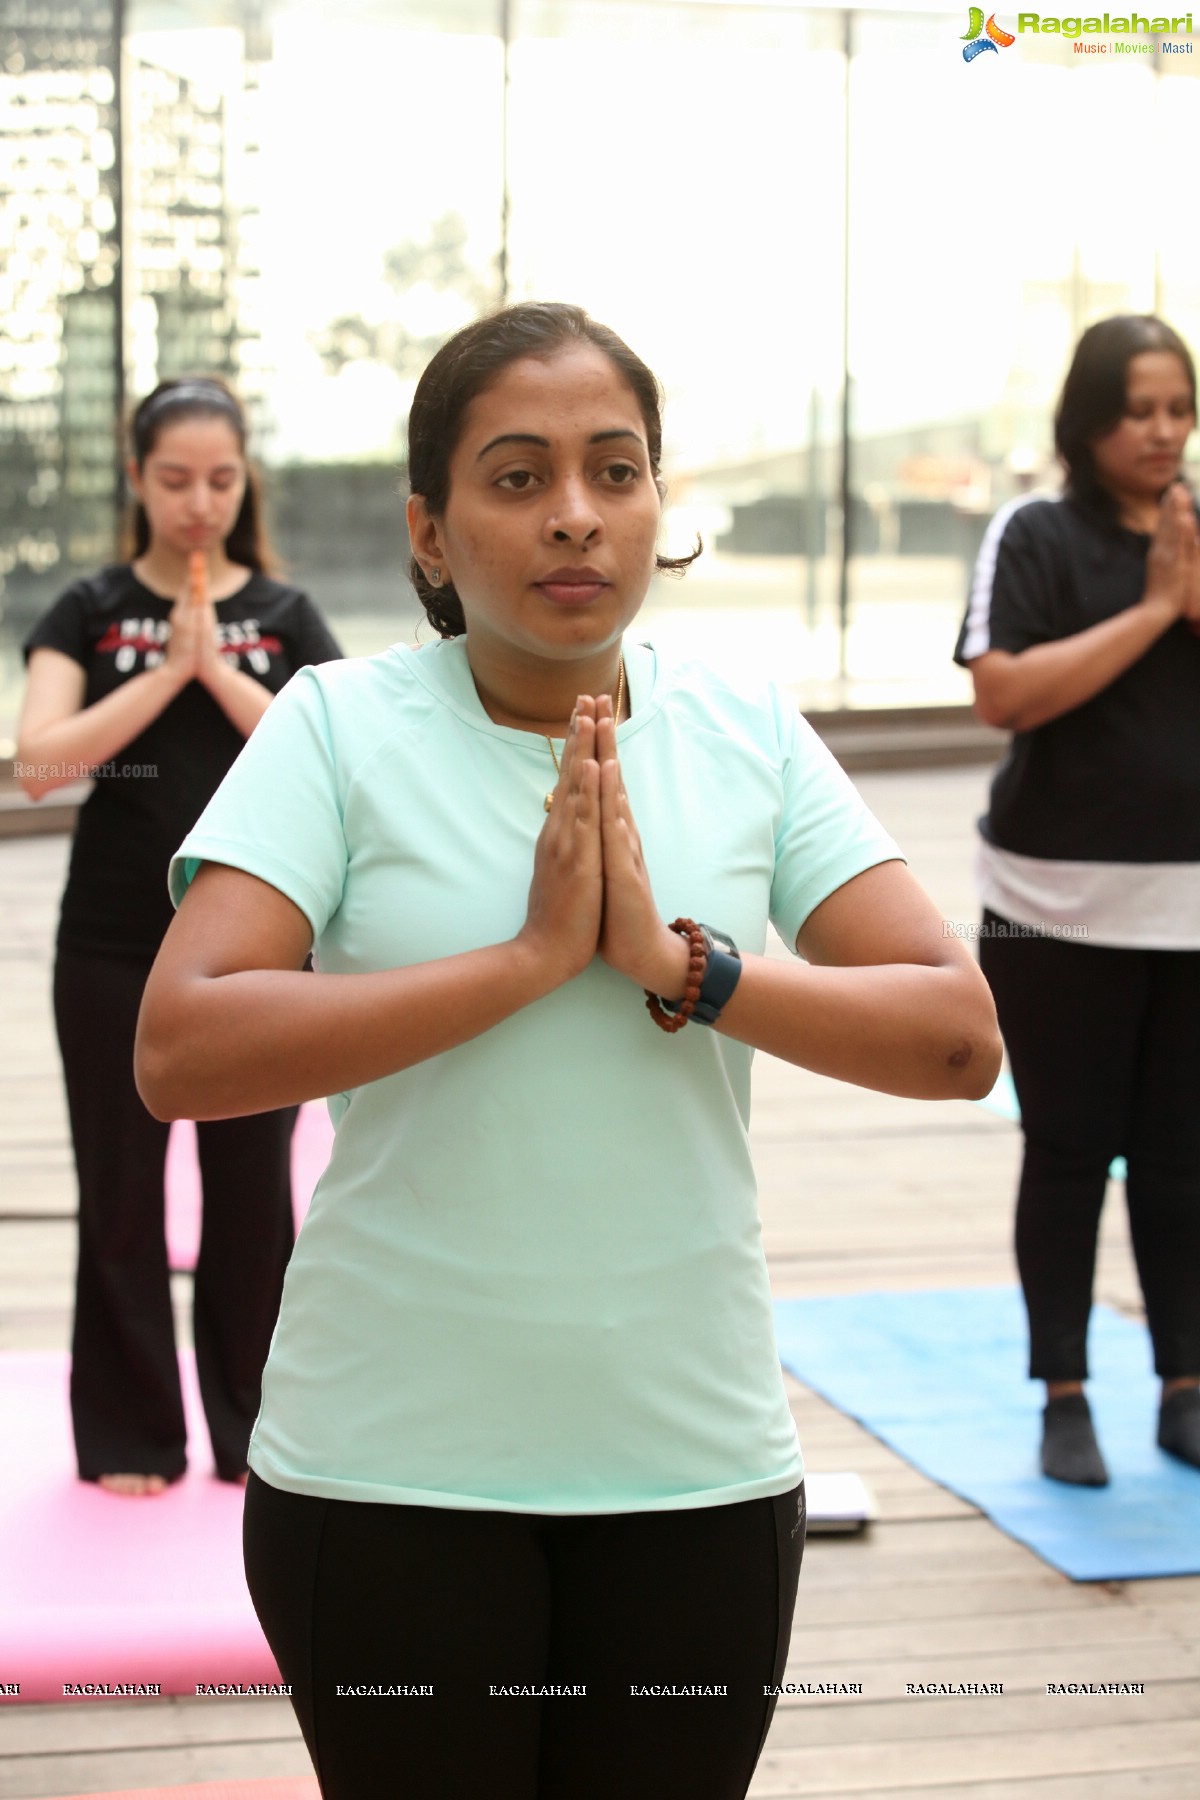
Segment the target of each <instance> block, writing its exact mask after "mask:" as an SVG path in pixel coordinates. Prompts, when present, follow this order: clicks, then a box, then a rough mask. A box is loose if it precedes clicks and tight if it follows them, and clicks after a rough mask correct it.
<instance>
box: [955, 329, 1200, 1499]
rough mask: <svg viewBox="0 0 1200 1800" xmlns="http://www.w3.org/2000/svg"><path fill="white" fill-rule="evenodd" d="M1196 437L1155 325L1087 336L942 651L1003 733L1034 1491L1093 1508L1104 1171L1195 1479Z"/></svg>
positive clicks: (1167, 1420)
mask: <svg viewBox="0 0 1200 1800" xmlns="http://www.w3.org/2000/svg"><path fill="white" fill-rule="evenodd" d="M1195 423H1196V379H1195V371H1194V368H1193V364H1192V359H1191V356H1190V354H1189V352H1188V350H1187V347H1186V345H1185V344H1184V343H1183V342H1182V340H1181V339H1180V338H1179V337H1178V336H1177V334H1176V333H1175V332H1174V331H1172V330H1171V329H1170V327H1169V326H1167V325H1164V324H1163V323H1162V322H1161V320H1158V319H1154V318H1139V317H1124V318H1114V319H1106V320H1103V321H1102V322H1101V323H1099V324H1097V325H1093V326H1092V327H1090V329H1089V330H1088V331H1086V332H1085V333H1084V335H1083V337H1082V338H1081V339H1080V342H1079V345H1078V347H1077V349H1076V352H1075V356H1074V360H1073V362H1072V364H1071V368H1070V372H1069V373H1068V375H1067V380H1066V384H1065V386H1064V389H1063V394H1062V399H1061V401H1060V403H1059V408H1058V413H1057V416H1056V420H1055V441H1056V445H1057V448H1058V452H1059V456H1060V458H1061V460H1062V462H1063V464H1064V466H1065V468H1066V472H1067V482H1066V488H1065V492H1064V494H1063V496H1062V498H1061V499H1059V500H1043V499H1025V500H1020V501H1016V502H1014V503H1013V504H1011V505H1010V506H1008V507H1006V508H1004V510H1003V511H1002V512H1001V513H999V514H998V515H997V517H996V518H995V519H994V520H993V521H992V524H991V526H990V528H989V530H988V533H987V536H986V537H985V539H984V544H983V548H982V550H981V552H980V557H979V562H978V565H977V567H976V571H975V580H974V584H973V588H972V593H971V600H970V604H969V607H968V611H967V617H966V620H965V623H964V625H963V630H962V634H961V636H960V638H959V643H958V649H957V651H956V656H957V660H958V661H959V662H960V663H963V664H965V665H966V666H967V667H968V668H970V670H971V674H972V676H973V678H974V682H975V694H976V706H977V710H978V711H979V712H980V713H981V714H982V716H983V717H984V718H985V719H986V720H987V721H988V723H989V724H994V725H1003V726H1007V727H1009V728H1011V729H1012V730H1013V732H1014V733H1015V736H1014V738H1013V742H1012V747H1011V749H1010V751H1009V754H1008V756H1007V758H1006V760H1005V761H1004V763H1003V764H1002V765H1001V767H1000V769H999V770H998V772H997V775H996V778H995V781H994V782H993V785H992V793H991V803H990V806H989V810H988V813H987V816H986V818H985V819H984V820H983V821H982V843H981V846H980V870H981V887H982V895H983V901H984V907H985V911H984V923H983V928H982V938H981V945H980V962H981V964H982V966H983V970H984V973H985V974H986V975H987V977H988V980H989V981H990V983H991V985H992V989H993V992H994V994H995V997H996V1007H997V1011H998V1013H999V1017H1000V1026H1001V1030H1002V1032H1003V1034H1004V1038H1005V1042H1006V1044H1007V1047H1008V1052H1009V1059H1010V1062H1011V1065H1012V1073H1013V1080H1014V1084H1015V1086H1016V1090H1017V1097H1018V1100H1019V1102H1020V1107H1021V1123H1022V1128H1023V1131H1024V1135H1025V1158H1024V1164H1023V1167H1022V1172H1021V1183H1020V1190H1019V1195H1018V1202H1017V1261H1018V1265H1019V1268H1020V1274H1021V1283H1022V1287H1023V1289H1024V1293H1025V1301H1026V1305H1027V1308H1028V1312H1029V1323H1030V1340H1031V1354H1030V1373H1031V1375H1033V1376H1035V1377H1038V1378H1040V1379H1042V1380H1044V1381H1045V1383H1046V1409H1045V1414H1044V1431H1043V1440H1042V1468H1043V1470H1044V1472H1045V1473H1046V1474H1047V1475H1049V1476H1051V1477H1053V1478H1054V1479H1056V1480H1059V1481H1067V1482H1073V1483H1077V1484H1082V1485H1087V1486H1102V1485H1103V1484H1104V1483H1105V1482H1107V1480H1108V1472H1107V1469H1106V1467H1105V1464H1104V1459H1103V1457H1102V1455H1101V1452H1100V1447H1099V1444H1098V1443H1097V1440H1096V1435H1095V1432H1094V1430H1093V1427H1092V1421H1091V1414H1090V1410H1089V1408H1088V1403H1087V1399H1086V1398H1085V1396H1084V1392H1083V1381H1084V1379H1085V1378H1086V1376H1087V1326H1088V1316H1089V1313H1090V1309H1091V1299H1092V1279H1093V1270H1094V1265H1095V1256H1096V1242H1097V1235H1098V1230H1099V1222H1100V1211H1101V1207H1102V1205H1103V1201H1104V1194H1105V1188H1106V1183H1107V1178H1108V1170H1109V1166H1110V1164H1111V1162H1112V1160H1113V1159H1114V1157H1116V1156H1118V1155H1121V1156H1124V1157H1125V1159H1126V1163H1127V1169H1128V1172H1127V1177H1126V1192H1127V1197H1128V1204H1129V1221H1130V1231H1131V1235H1132V1238H1133V1247H1134V1253H1135V1256H1136V1260H1137V1266H1138V1274H1139V1277H1140V1280H1141V1285H1142V1292H1143V1296H1144V1299H1145V1304H1146V1316H1147V1321H1148V1324H1149V1327H1150V1335H1151V1339H1152V1341H1153V1345H1154V1358H1155V1368H1156V1371H1157V1373H1158V1374H1159V1375H1160V1376H1161V1377H1162V1384H1163V1385H1162V1405H1161V1411H1160V1414H1159V1426H1158V1442H1159V1444H1160V1445H1161V1446H1162V1448H1163V1449H1164V1450H1167V1451H1168V1452H1170V1454H1172V1455H1173V1456H1176V1457H1178V1458H1180V1459H1181V1460H1182V1461H1184V1462H1187V1463H1191V1464H1193V1465H1195V1466H1196V1467H1200V1101H1198V1098H1197V1096H1198V1095H1200V636H1198V635H1197V633H1198V632H1200V533H1198V526H1197V517H1196V511H1195V507H1194V504H1193V501H1192V499H1191V496H1190V495H1189V494H1188V492H1187V490H1186V489H1185V488H1184V486H1183V485H1182V483H1181V482H1179V480H1178V477H1179V474H1180V469H1181V466H1182V461H1183V453H1184V448H1185V445H1186V443H1187V439H1188V436H1189V434H1190V433H1191V431H1192V428H1193V427H1194V425H1195Z"/></svg>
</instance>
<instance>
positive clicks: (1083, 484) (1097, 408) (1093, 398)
mask: <svg viewBox="0 0 1200 1800" xmlns="http://www.w3.org/2000/svg"><path fill="white" fill-rule="evenodd" d="M1147 350H1166V351H1169V352H1170V353H1171V355H1172V356H1177V357H1178V358H1179V360H1180V362H1181V363H1182V364H1183V367H1184V369H1185V370H1186V372H1187V378H1188V384H1189V386H1190V387H1191V390H1192V410H1193V411H1194V410H1195V406H1196V369H1195V365H1194V363H1193V362H1192V355H1191V351H1190V350H1189V349H1188V347H1187V345H1186V344H1185V343H1184V341H1183V339H1182V338H1181V337H1180V336H1179V333H1178V332H1177V331H1172V329H1171V327H1170V326H1169V325H1167V324H1165V323H1164V322H1163V320H1162V319H1158V318H1155V317H1154V315H1153V314H1152V313H1121V314H1118V315H1117V317H1115V318H1112V319H1101V320H1099V321H1098V323H1097V324H1095V325H1089V326H1088V328H1087V330H1086V331H1085V332H1084V334H1083V336H1082V337H1081V338H1080V340H1079V342H1078V344H1077V345H1076V346H1075V354H1074V356H1073V357H1072V358H1071V367H1070V368H1069V369H1068V371H1067V378H1066V381H1065V382H1064V383H1063V390H1062V395H1061V397H1060V399H1059V402H1058V410H1057V411H1056V413H1055V415H1054V447H1055V449H1056V450H1057V451H1058V456H1059V461H1060V462H1061V463H1062V465H1063V467H1064V469H1065V470H1066V475H1067V483H1066V485H1067V492H1068V494H1070V496H1071V498H1072V499H1073V500H1076V501H1077V502H1078V503H1079V504H1080V505H1081V506H1084V507H1086V508H1087V509H1088V510H1089V511H1090V512H1092V513H1093V514H1095V515H1096V516H1098V517H1100V518H1103V519H1105V520H1107V521H1108V522H1109V523H1111V524H1115V523H1116V520H1117V503H1116V500H1115V499H1114V497H1113V496H1112V495H1111V494H1110V493H1109V491H1108V489H1107V488H1106V487H1105V486H1104V484H1103V482H1102V481H1101V479H1100V476H1099V474H1098V473H1097V471H1096V461H1095V458H1094V456H1093V455H1092V445H1093V444H1094V443H1095V442H1096V439H1097V438H1102V437H1104V436H1105V435H1106V434H1107V433H1108V432H1110V431H1112V430H1113V428H1114V427H1115V426H1116V425H1119V424H1120V422H1121V419H1122V417H1123V416H1124V413H1125V397H1126V394H1127V392H1128V386H1129V364H1130V363H1131V361H1132V360H1133V358H1134V357H1135V356H1141V355H1142V354H1143V352H1144V351H1147Z"/></svg>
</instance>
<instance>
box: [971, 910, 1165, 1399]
mask: <svg viewBox="0 0 1200 1800" xmlns="http://www.w3.org/2000/svg"><path fill="white" fill-rule="evenodd" d="M1004 923H1005V921H1003V920H999V919H997V917H996V915H995V914H994V913H990V912H987V913H985V914H984V926H985V930H984V932H983V934H982V937H981V941H980V957H979V960H980V964H981V966H982V968H983V972H984V974H985V975H986V976H987V979H988V981H989V982H990V984H991V988H992V992H993V994H994V995H995V998H996V1010H997V1012H998V1014H999V1018H1000V1029H1001V1031H1002V1033H1003V1035H1004V1041H1005V1045H1006V1046H1007V1049H1008V1055H1009V1060H1010V1062H1011V1064H1012V1073H1013V1083H1014V1086H1015V1087H1016V1090H1017V1099H1018V1100H1019V1102H1020V1106H1021V1124H1022V1128H1023V1130H1024V1133H1025V1161H1024V1165H1023V1167H1022V1170H1021V1185H1020V1190H1019V1193H1018V1199H1017V1264H1018V1267H1019V1269H1020V1274H1021V1284H1022V1287H1023V1288H1024V1290H1025V1302H1026V1305H1027V1307H1028V1310H1029V1327H1030V1365H1029V1370H1030V1374H1031V1375H1034V1376H1036V1377H1038V1378H1039V1379H1040V1380H1043V1381H1082V1380H1083V1379H1084V1378H1085V1377H1086V1375H1087V1324H1088V1314H1089V1312H1090V1310H1091V1303H1092V1281H1093V1275H1094V1272H1095V1261H1096V1240H1097V1235H1098V1231H1099V1224H1100V1211H1101V1207H1102V1205H1103V1202H1104V1191H1105V1184H1106V1182H1107V1179H1108V1167H1109V1164H1110V1163H1111V1162H1112V1160H1113V1158H1114V1157H1116V1156H1124V1158H1125V1160H1126V1162H1127V1164H1128V1170H1129V1172H1128V1176H1127V1179H1126V1194H1127V1198H1128V1205H1129V1228H1130V1235H1131V1237H1132V1239H1133V1250H1134V1255H1135V1257H1136V1259H1137V1267H1138V1275H1139V1277H1140V1280H1141V1284H1142V1294H1143V1297H1144V1299H1145V1303H1146V1317H1147V1322H1148V1324H1149V1327H1150V1336H1151V1339H1152V1342H1153V1345H1154V1366H1155V1369H1156V1371H1157V1373H1158V1374H1159V1375H1161V1376H1163V1377H1164V1378H1165V1379H1166V1378H1170V1377H1172V1376H1181V1375H1195V1374H1198V1373H1200V951H1195V950H1122V949H1113V948H1109V947H1108V946H1105V945H1099V944H1090V943H1087V942H1086V941H1083V940H1077V939H1076V940H1072V939H1067V938H1061V939H1056V938H1051V937H1005V936H1002V935H997V931H996V928H997V926H1003V924H1004Z"/></svg>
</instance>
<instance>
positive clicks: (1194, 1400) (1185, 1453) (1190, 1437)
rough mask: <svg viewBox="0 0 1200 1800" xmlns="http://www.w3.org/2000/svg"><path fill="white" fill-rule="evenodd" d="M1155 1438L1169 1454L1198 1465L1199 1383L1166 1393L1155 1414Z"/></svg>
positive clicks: (1199, 1464) (1196, 1466) (1194, 1466)
mask: <svg viewBox="0 0 1200 1800" xmlns="http://www.w3.org/2000/svg"><path fill="white" fill-rule="evenodd" d="M1158 1441H1159V1445H1160V1447H1161V1448H1162V1449H1164V1450H1165V1451H1166V1452H1167V1454H1168V1456H1177V1457H1178V1458H1179V1460H1180V1462H1185V1463H1190V1464H1191V1465H1192V1467H1193V1468H1194V1469H1200V1387H1186V1388H1176V1389H1175V1392H1174V1393H1173V1394H1168V1395H1167V1397H1166V1399H1165V1400H1164V1401H1163V1403H1162V1406H1161V1408H1160V1409H1159V1414H1158Z"/></svg>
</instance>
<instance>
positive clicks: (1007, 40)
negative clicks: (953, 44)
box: [963, 6, 1017, 62]
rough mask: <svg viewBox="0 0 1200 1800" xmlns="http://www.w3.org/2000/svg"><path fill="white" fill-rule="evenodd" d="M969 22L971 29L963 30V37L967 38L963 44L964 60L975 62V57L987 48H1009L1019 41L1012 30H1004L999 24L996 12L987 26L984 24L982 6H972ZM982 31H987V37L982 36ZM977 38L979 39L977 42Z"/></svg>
mask: <svg viewBox="0 0 1200 1800" xmlns="http://www.w3.org/2000/svg"><path fill="white" fill-rule="evenodd" d="M967 23H968V24H969V25H970V27H971V29H970V30H969V31H964V32H963V37H964V39H966V40H967V41H966V42H965V43H964V44H963V61H964V62H974V60H975V58H976V57H977V56H982V55H983V53H984V51H985V50H995V49H996V48H997V47H999V48H1000V49H1001V50H1007V49H1008V46H1009V45H1010V44H1015V43H1016V41H1017V40H1016V38H1015V37H1014V36H1013V35H1012V33H1011V31H1002V30H1001V28H1000V26H999V25H997V23H996V15H995V13H993V14H992V16H991V18H990V19H989V20H988V22H987V24H986V26H985V25H984V22H983V8H982V6H973V7H971V9H970V11H969V13H968V15H967ZM982 31H986V32H987V36H986V37H980V35H979V34H980V32H982ZM976 40H978V41H977V42H976Z"/></svg>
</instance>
